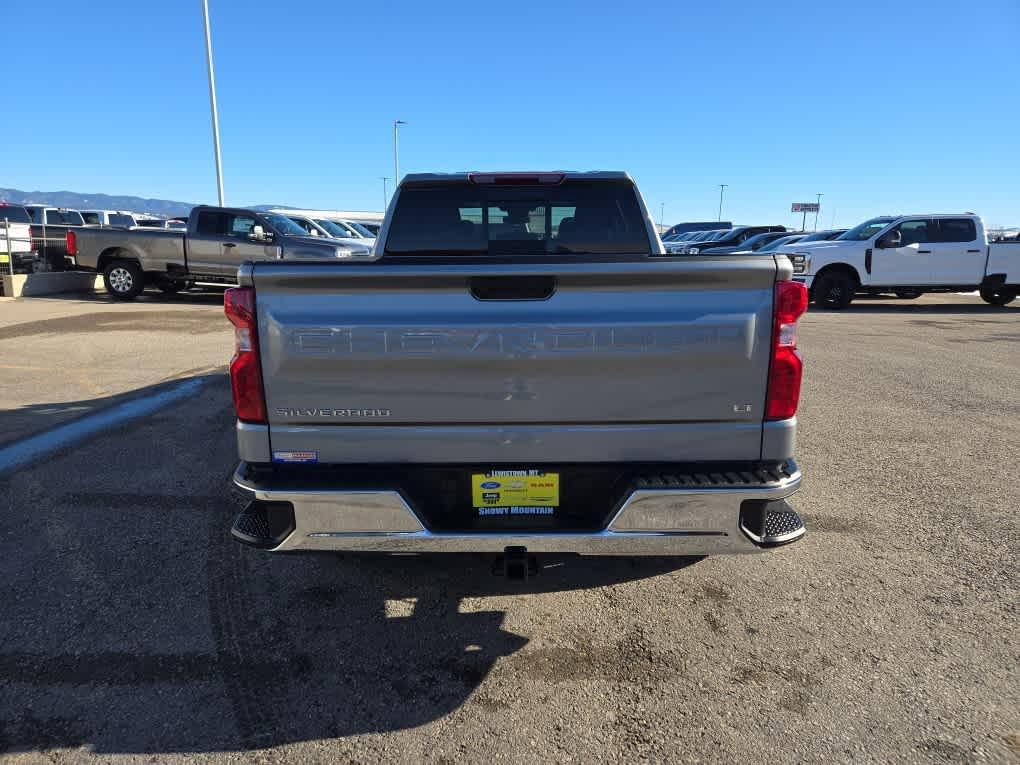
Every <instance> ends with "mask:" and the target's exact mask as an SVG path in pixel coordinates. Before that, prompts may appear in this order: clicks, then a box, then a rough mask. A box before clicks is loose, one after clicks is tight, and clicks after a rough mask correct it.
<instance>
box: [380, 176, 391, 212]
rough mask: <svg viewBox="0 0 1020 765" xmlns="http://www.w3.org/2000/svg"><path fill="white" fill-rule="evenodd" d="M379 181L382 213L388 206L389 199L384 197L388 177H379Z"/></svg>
mask: <svg viewBox="0 0 1020 765" xmlns="http://www.w3.org/2000/svg"><path fill="white" fill-rule="evenodd" d="M379 179H380V180H381V181H382V209H383V212H386V208H387V207H388V206H389V204H390V200H389V197H387V196H386V181H388V180H389V176H386V175H380V176H379Z"/></svg>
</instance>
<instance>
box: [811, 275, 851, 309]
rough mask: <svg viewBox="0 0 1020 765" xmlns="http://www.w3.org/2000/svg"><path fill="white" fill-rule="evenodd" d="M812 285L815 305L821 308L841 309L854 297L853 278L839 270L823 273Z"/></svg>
mask: <svg viewBox="0 0 1020 765" xmlns="http://www.w3.org/2000/svg"><path fill="white" fill-rule="evenodd" d="M813 286H814V290H813V292H814V294H815V305H819V306H822V307H823V308H832V309H834V310H837V311H839V310H842V309H844V308H846V307H847V306H848V305H850V301H851V300H853V299H854V288H855V287H856V286H857V285H855V284H854V280H853V279H851V278H850V277H849V276H847V275H846V274H844V273H840V272H839V271H837V272H835V273H831V274H823V275H822V278H821V279H816V280H815V284H814V285H813Z"/></svg>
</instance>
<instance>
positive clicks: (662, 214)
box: [659, 202, 666, 234]
mask: <svg viewBox="0 0 1020 765" xmlns="http://www.w3.org/2000/svg"><path fill="white" fill-rule="evenodd" d="M665 217H666V203H665V202H660V203H659V233H660V234H661V233H662V220H663V218H665Z"/></svg>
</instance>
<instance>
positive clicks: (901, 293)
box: [896, 290, 924, 300]
mask: <svg viewBox="0 0 1020 765" xmlns="http://www.w3.org/2000/svg"><path fill="white" fill-rule="evenodd" d="M923 294H924V293H923V292H921V290H896V297H898V298H899V299H900V300H917V299H918V298H919V297H921V295H923Z"/></svg>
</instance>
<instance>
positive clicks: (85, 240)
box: [67, 206, 374, 300]
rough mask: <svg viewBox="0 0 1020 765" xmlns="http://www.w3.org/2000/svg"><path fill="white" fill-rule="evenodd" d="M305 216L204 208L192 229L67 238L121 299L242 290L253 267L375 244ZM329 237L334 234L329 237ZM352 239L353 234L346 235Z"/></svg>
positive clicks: (93, 232)
mask: <svg viewBox="0 0 1020 765" xmlns="http://www.w3.org/2000/svg"><path fill="white" fill-rule="evenodd" d="M310 226H318V224H316V223H315V221H312V220H309V219H306V218H303V217H302V216H287V215H282V214H280V213H274V212H265V211H259V210H248V209H244V208H233V207H206V206H201V207H196V208H195V209H194V210H192V211H191V214H190V215H189V216H188V223H187V229H186V230H185V231H160V230H158V229H146V228H145V227H141V226H139V227H135V228H131V229H122V228H105V229H104V228H98V227H79V228H74V229H71V230H69V231H68V232H67V251H68V252H69V253H70V255H71V256H72V257H74V258H75V262H76V264H77V266H78V267H79V268H81V269H85V270H94V271H97V272H98V273H101V274H102V275H103V281H104V284H105V285H106V290H107V292H109V293H110V295H112V296H113V297H115V298H117V299H119V300H131V299H133V298H136V297H138V295H140V294H141V293H142V291H143V290H144V289H145V288H146V287H149V286H152V287H157V288H159V289H160V290H162V291H163V292H166V293H174V292H178V291H179V290H181V289H184V288H186V287H190V286H192V285H194V284H197V283H212V284H236V282H237V269H238V267H239V266H240V265H241V264H242V263H245V262H247V261H263V260H319V261H322V260H333V259H338V258H357V257H364V256H367V255H369V254H371V252H372V243H373V242H374V240H369V239H367V238H355V237H334V236H332V235H331V234H330V233H329V230H328V229H327V228H326V227H324V226H322V227H319V228H315V229H314V230H315V231H316V233H312V230H313V229H311V228H309V227H310ZM323 232H326V233H323ZM344 232H345V233H346V232H347V231H346V229H344Z"/></svg>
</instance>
